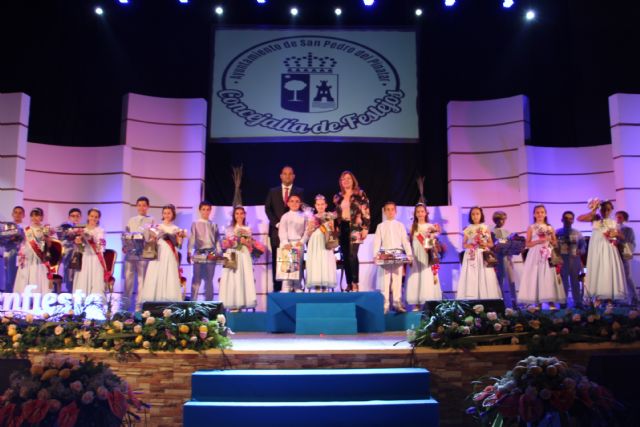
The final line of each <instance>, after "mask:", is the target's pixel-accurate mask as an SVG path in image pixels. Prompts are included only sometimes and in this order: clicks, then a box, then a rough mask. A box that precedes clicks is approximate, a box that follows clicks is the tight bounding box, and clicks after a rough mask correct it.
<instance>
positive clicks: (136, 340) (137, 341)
mask: <svg viewBox="0 0 640 427" xmlns="http://www.w3.org/2000/svg"><path fill="white" fill-rule="evenodd" d="M143 340H144V338H143V337H142V335H138V336H137V337H136V339H135V342H136V344H138V345H140V344H141V343H142V341H143Z"/></svg>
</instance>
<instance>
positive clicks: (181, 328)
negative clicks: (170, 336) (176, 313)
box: [178, 324, 189, 334]
mask: <svg viewBox="0 0 640 427" xmlns="http://www.w3.org/2000/svg"><path fill="white" fill-rule="evenodd" d="M178 331H180V333H181V334H188V333H189V325H184V324H182V325H180V326H179V327H178Z"/></svg>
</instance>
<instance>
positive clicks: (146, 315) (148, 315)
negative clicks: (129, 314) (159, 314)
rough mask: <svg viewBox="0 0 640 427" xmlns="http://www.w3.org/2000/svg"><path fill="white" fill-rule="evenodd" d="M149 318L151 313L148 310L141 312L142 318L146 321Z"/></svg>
mask: <svg viewBox="0 0 640 427" xmlns="http://www.w3.org/2000/svg"><path fill="white" fill-rule="evenodd" d="M150 316H151V312H150V311H149V310H145V311H143V312H142V318H143V319H146V318H148V317H150Z"/></svg>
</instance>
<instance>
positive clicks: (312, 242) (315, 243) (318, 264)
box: [306, 227, 336, 288]
mask: <svg viewBox="0 0 640 427" xmlns="http://www.w3.org/2000/svg"><path fill="white" fill-rule="evenodd" d="M325 242H326V240H325V235H324V233H323V232H322V230H320V227H318V228H316V229H315V230H314V231H313V233H311V237H310V238H309V242H308V243H307V260H306V263H307V278H306V283H307V286H310V287H319V286H324V287H327V288H335V286H336V256H335V255H334V253H333V250H332V249H326V247H325Z"/></svg>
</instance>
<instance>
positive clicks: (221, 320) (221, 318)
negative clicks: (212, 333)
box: [216, 314, 227, 326]
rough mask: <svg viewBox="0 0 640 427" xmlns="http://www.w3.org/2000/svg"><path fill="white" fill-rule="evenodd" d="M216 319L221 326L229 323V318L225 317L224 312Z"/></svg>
mask: <svg viewBox="0 0 640 427" xmlns="http://www.w3.org/2000/svg"><path fill="white" fill-rule="evenodd" d="M216 320H217V321H218V323H219V324H220V325H221V326H224V325H225V323H227V318H226V317H224V314H218V317H216Z"/></svg>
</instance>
